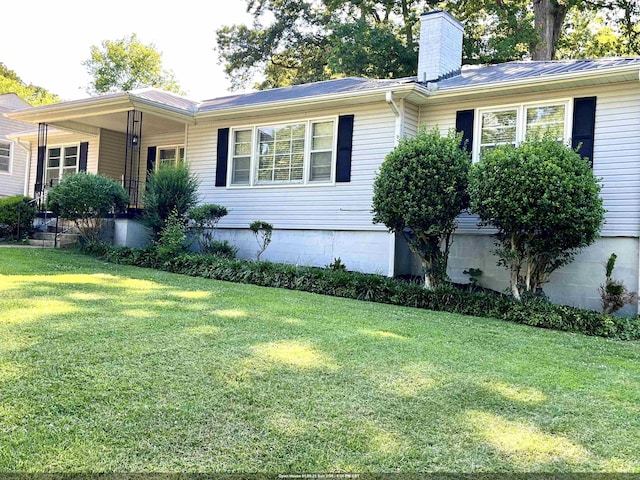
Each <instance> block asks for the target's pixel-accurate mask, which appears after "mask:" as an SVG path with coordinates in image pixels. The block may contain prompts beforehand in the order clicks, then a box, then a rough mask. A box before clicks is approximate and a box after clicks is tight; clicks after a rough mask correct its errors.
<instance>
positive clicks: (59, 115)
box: [7, 92, 195, 124]
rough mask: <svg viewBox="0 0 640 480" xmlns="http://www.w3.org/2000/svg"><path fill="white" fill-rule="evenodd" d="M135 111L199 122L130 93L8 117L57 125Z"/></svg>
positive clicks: (76, 101)
mask: <svg viewBox="0 0 640 480" xmlns="http://www.w3.org/2000/svg"><path fill="white" fill-rule="evenodd" d="M65 103H66V104H65ZM132 109H135V110H140V111H142V112H146V113H152V114H156V115H160V116H164V117H167V118H171V119H172V120H176V121H180V122H182V123H189V124H193V123H195V120H194V118H193V113H192V112H187V111H185V110H183V109H180V108H177V107H173V106H171V105H165V104H161V103H158V102H154V101H153V100H149V99H147V98H143V97H139V96H137V95H134V94H131V93H126V92H124V93H120V94H114V95H107V96H104V97H91V98H85V99H81V100H73V101H72V102H64V103H54V104H51V105H43V106H39V107H33V108H28V109H23V110H15V111H13V112H10V113H8V114H7V117H8V118H10V119H12V120H20V121H23V122H28V123H54V122H56V121H63V120H73V119H79V118H82V117H87V116H95V115H101V114H110V113H119V112H126V111H128V110H132Z"/></svg>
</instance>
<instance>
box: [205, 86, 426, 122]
mask: <svg viewBox="0 0 640 480" xmlns="http://www.w3.org/2000/svg"><path fill="white" fill-rule="evenodd" d="M415 86H416V84H415V83H406V84H399V85H391V86H384V87H376V88H373V89H368V90H362V91H357V92H344V93H330V94H326V95H316V96H310V97H303V98H295V99H291V100H276V101H272V102H264V103H254V104H250V105H241V106H237V107H226V108H225V107H221V108H217V109H215V110H211V111H200V112H196V114H195V117H196V120H199V119H205V118H212V117H219V116H228V115H234V114H247V113H252V112H256V111H259V112H260V113H263V112H265V111H269V110H277V109H282V108H287V107H294V106H295V107H300V106H309V105H318V104H323V103H328V102H332V101H340V100H346V99H358V100H362V99H364V98H366V97H376V96H382V97H381V98H382V99H384V95H385V94H386V92H388V91H389V90H391V91H393V92H394V93H402V92H406V93H407V94H408V93H410V92H411V91H413V90H414V88H415Z"/></svg>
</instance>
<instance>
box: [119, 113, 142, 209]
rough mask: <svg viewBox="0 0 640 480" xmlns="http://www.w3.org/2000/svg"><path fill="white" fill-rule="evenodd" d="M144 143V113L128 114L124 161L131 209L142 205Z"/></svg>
mask: <svg viewBox="0 0 640 480" xmlns="http://www.w3.org/2000/svg"><path fill="white" fill-rule="evenodd" d="M141 141H142V112H139V111H137V110H129V111H128V112H127V136H126V145H125V159H124V185H123V187H124V188H125V190H127V193H128V194H129V208H137V207H138V205H139V204H140V202H139V200H140V198H139V196H140V178H141V176H140V168H141V166H140V143H141Z"/></svg>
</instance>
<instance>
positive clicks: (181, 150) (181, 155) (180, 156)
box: [178, 147, 184, 162]
mask: <svg viewBox="0 0 640 480" xmlns="http://www.w3.org/2000/svg"><path fill="white" fill-rule="evenodd" d="M178 161H179V162H184V147H180V148H178Z"/></svg>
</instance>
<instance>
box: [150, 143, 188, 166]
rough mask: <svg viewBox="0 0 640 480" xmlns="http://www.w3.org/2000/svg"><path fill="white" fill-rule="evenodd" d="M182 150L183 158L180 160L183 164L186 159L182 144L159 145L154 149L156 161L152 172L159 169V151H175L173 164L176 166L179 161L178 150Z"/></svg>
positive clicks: (185, 151)
mask: <svg viewBox="0 0 640 480" xmlns="http://www.w3.org/2000/svg"><path fill="white" fill-rule="evenodd" d="M181 148H182V149H184V156H183V158H182V161H183V162H184V161H185V160H186V157H187V149H186V148H185V147H184V144H173V145H161V146H158V147H156V161H155V164H154V167H153V168H154V170H156V171H157V170H158V169H159V168H160V151H161V150H175V153H176V161H175V164H176V165H177V164H178V162H179V161H180V149H181Z"/></svg>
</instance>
